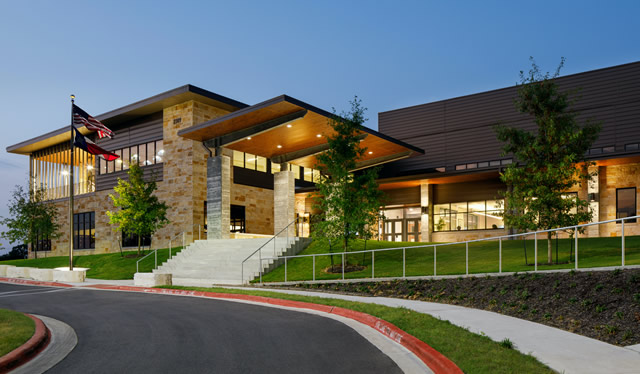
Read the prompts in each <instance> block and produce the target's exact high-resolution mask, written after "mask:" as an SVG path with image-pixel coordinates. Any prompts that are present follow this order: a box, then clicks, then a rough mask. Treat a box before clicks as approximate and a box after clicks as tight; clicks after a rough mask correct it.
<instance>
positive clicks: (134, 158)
mask: <svg viewBox="0 0 640 374" xmlns="http://www.w3.org/2000/svg"><path fill="white" fill-rule="evenodd" d="M112 152H113V153H115V154H117V155H118V156H120V158H118V159H116V160H115V161H105V160H103V159H100V158H99V159H98V170H99V172H100V174H107V173H115V172H118V171H125V170H128V169H129V167H130V166H131V165H132V164H138V165H140V166H148V165H153V164H159V163H161V162H162V159H163V157H164V148H163V144H162V140H157V141H154V142H148V143H144V144H138V145H134V146H131V147H126V148H121V149H116V150H114V151H112Z"/></svg>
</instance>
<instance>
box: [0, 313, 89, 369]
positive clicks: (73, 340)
mask: <svg viewBox="0 0 640 374" xmlns="http://www.w3.org/2000/svg"><path fill="white" fill-rule="evenodd" d="M34 316H36V317H38V318H40V319H41V320H42V322H44V324H45V325H46V326H47V327H48V328H49V331H50V332H51V341H50V342H49V345H48V346H47V348H45V349H44V350H43V351H42V352H40V353H39V354H38V355H37V356H36V357H34V358H33V359H32V360H31V361H29V362H27V363H26V364H24V365H22V366H20V367H18V368H17V369H15V370H13V371H12V372H11V374H40V373H44V372H46V371H47V370H49V369H51V368H52V367H54V366H55V365H57V364H58V362H60V361H62V360H63V359H64V358H65V357H67V355H68V354H69V353H71V351H73V349H74V348H75V347H76V345H77V344H78V336H77V335H76V332H75V331H74V330H73V328H72V327H71V326H69V325H67V324H66V323H64V322H62V321H58V320H57V319H53V318H49V317H45V316H39V315H35V314H34Z"/></svg>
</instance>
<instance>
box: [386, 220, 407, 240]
mask: <svg viewBox="0 0 640 374" xmlns="http://www.w3.org/2000/svg"><path fill="white" fill-rule="evenodd" d="M403 221H404V220H401V219H388V220H385V221H384V240H386V241H390V242H401V241H402V236H403V235H402V234H403V230H402V226H403V223H404V222H403Z"/></svg>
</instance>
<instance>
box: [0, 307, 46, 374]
mask: <svg viewBox="0 0 640 374" xmlns="http://www.w3.org/2000/svg"><path fill="white" fill-rule="evenodd" d="M23 314H24V315H25V316H27V317H29V318H31V319H32V320H33V322H35V324H36V331H35V332H34V333H33V336H32V337H31V338H30V339H29V340H27V342H26V343H24V344H23V345H21V346H20V347H18V348H16V349H14V350H13V351H11V352H9V353H7V354H6V355H4V356H2V357H0V373H8V372H9V371H10V370H13V369H15V368H17V367H18V366H20V365H23V364H25V363H26V362H27V361H29V360H31V359H32V358H34V357H35V356H36V355H37V354H38V353H40V352H41V351H42V350H43V349H45V348H46V346H47V345H49V341H50V340H51V333H50V332H49V329H48V328H47V326H45V325H44V323H43V322H42V321H41V320H40V319H39V318H36V317H34V316H32V315H30V314H27V313H23Z"/></svg>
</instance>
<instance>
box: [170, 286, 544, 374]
mask: <svg viewBox="0 0 640 374" xmlns="http://www.w3.org/2000/svg"><path fill="white" fill-rule="evenodd" d="M163 288H175V289H187V290H198V291H209V292H222V293H238V294H247V295H257V296H267V297H273V298H279V299H287V300H296V301H306V302H311V303H316V304H323V305H333V306H338V307H342V308H348V309H352V310H356V311H359V312H363V313H368V314H371V315H373V316H376V317H378V318H381V319H383V320H385V321H388V322H390V323H393V324H394V325H396V326H398V327H399V328H400V329H402V330H404V331H406V332H407V333H409V334H411V335H413V336H415V337H416V338H418V339H420V340H422V341H423V342H425V343H427V344H429V345H430V346H431V347H433V348H434V349H436V350H437V351H439V352H440V353H442V354H444V355H445V356H446V357H448V358H449V359H450V360H451V361H453V362H455V363H456V365H458V366H459V367H460V368H461V369H462V370H463V371H464V372H465V373H553V371H552V370H550V369H549V368H548V367H546V366H545V365H544V364H542V363H540V362H539V361H538V360H536V359H535V358H534V357H532V356H529V355H524V354H522V353H520V352H518V351H517V350H514V349H510V348H507V347H504V346H503V345H501V343H499V342H494V341H492V340H491V339H489V338H488V337H486V336H481V335H477V334H474V333H471V332H469V331H468V330H466V329H463V328H460V327H458V326H455V325H453V324H451V323H450V322H448V321H442V320H439V319H437V318H434V317H431V316H429V315H427V314H422V313H418V312H414V311H412V310H408V309H405V308H392V307H387V306H382V305H375V304H365V303H358V302H352V301H346V300H335V299H324V298H321V297H309V296H299V295H288V294H282V293H277V292H268V291H248V290H238V289H226V288H199V287H177V286H167V287H163ZM516 348H517V347H516Z"/></svg>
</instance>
